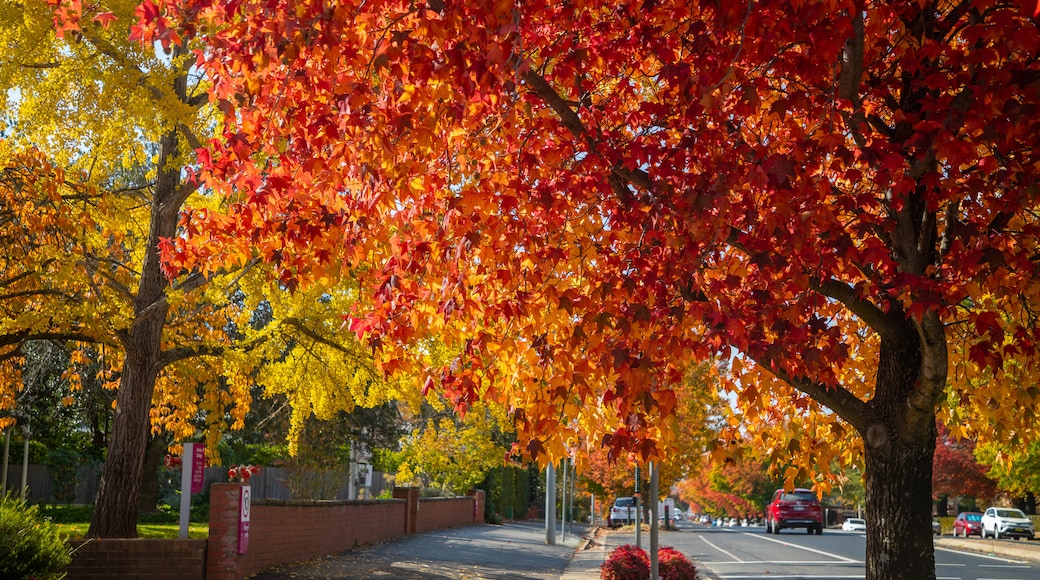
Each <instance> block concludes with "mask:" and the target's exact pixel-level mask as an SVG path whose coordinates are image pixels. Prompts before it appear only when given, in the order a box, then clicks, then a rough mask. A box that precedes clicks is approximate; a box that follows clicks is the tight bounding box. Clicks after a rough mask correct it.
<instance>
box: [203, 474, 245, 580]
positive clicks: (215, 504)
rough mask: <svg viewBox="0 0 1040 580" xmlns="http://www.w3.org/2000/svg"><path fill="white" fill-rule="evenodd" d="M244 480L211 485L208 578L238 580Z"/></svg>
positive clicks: (207, 554)
mask: <svg viewBox="0 0 1040 580" xmlns="http://www.w3.org/2000/svg"><path fill="white" fill-rule="evenodd" d="M241 494H242V484H241V483H214V484H212V485H210V488H209V545H208V546H207V547H206V580H238V579H239V574H238V508H239V505H240V502H241Z"/></svg>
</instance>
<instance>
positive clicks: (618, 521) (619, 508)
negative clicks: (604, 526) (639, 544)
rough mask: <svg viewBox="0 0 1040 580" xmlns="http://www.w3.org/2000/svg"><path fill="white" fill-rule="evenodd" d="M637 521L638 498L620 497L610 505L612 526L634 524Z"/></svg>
mask: <svg viewBox="0 0 1040 580" xmlns="http://www.w3.org/2000/svg"><path fill="white" fill-rule="evenodd" d="M635 521H636V498H634V497H619V498H617V499H615V500H614V505H613V506H611V507H610V526H611V527H615V526H620V525H622V524H634V523H635Z"/></svg>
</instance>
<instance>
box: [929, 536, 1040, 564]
mask: <svg viewBox="0 0 1040 580" xmlns="http://www.w3.org/2000/svg"><path fill="white" fill-rule="evenodd" d="M935 547H936V548H946V549H955V550H964V551H968V552H978V553H981V554H987V555H990V556H995V557H1002V558H1012V559H1015V560H1027V561H1030V562H1040V544H1037V543H1035V542H1031V541H1029V540H1025V541H1021V540H1016V541H1015V543H1014V544H1009V543H1007V542H1002V541H1000V540H989V539H986V540H983V539H981V538H980V539H978V540H972V539H970V538H964V539H959V538H936V539H935Z"/></svg>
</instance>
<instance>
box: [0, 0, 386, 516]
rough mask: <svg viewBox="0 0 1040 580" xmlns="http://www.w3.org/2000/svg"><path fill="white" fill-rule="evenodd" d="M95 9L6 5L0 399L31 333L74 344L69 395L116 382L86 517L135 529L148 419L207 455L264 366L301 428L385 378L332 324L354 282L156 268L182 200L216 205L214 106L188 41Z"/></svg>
mask: <svg viewBox="0 0 1040 580" xmlns="http://www.w3.org/2000/svg"><path fill="white" fill-rule="evenodd" d="M93 8H95V9H97V11H95V12H91V13H89V14H85V15H84V14H82V13H81V12H80V6H79V4H78V3H74V4H68V5H60V4H59V3H52V5H51V6H48V5H47V4H45V3H34V2H30V3H18V4H5V5H4V6H3V7H2V8H0V46H3V48H4V54H5V56H4V58H3V59H0V86H3V87H4V89H5V90H4V91H3V92H0V111H2V113H0V124H2V127H0V128H2V131H3V137H2V139H0V215H2V216H3V217H2V220H0V243H2V244H3V248H4V251H3V252H0V255H2V256H3V258H2V261H0V285H2V286H0V287H2V288H3V290H2V296H0V363H2V364H3V372H4V377H5V380H4V381H3V382H2V383H0V407H10V406H11V405H13V404H15V401H16V399H17V392H16V391H17V388H18V385H20V384H22V381H20V380H19V377H20V373H21V372H22V371H23V368H25V365H24V362H25V360H26V359H25V355H26V353H27V351H28V345H30V344H32V342H33V341H39V340H53V341H60V342H62V343H64V344H66V345H68V348H69V350H70V352H71V354H70V357H71V362H72V364H71V365H70V366H69V367H68V368H67V369H66V372H65V374H64V376H63V377H62V380H63V381H65V382H66V385H67V388H68V389H69V390H70V393H71V395H70V396H73V397H77V398H79V397H86V396H88V393H86V392H84V389H83V388H82V387H83V385H84V384H87V383H89V384H91V385H96V384H100V385H101V388H104V389H109V390H110V391H111V392H112V393H113V395H114V397H115V408H114V415H113V419H112V424H111V430H110V432H109V433H108V435H109V437H108V440H107V444H108V447H107V453H106V454H105V466H104V473H103V476H102V482H101V487H100V490H99V494H98V498H97V500H96V502H95V509H94V516H93V517H94V519H93V521H92V523H91V528H90V531H89V532H88V534H89V535H91V536H106V537H133V536H135V535H136V520H137V509H138V501H137V498H138V496H139V493H140V486H141V481H142V472H143V466H144V454H145V449H146V445H147V443H148V440H149V434H150V432H151V431H152V430H153V429H155V430H157V431H159V430H165V431H167V432H168V433H170V437H171V438H172V439H173V440H174V441H190V440H193V439H197V438H203V439H204V440H205V441H206V442H207V445H208V448H209V452H210V453H211V455H212V456H213V457H214V459H216V456H215V453H216V443H217V442H218V441H219V438H220V434H221V432H222V431H223V430H225V429H227V428H233V427H236V426H241V425H242V424H243V423H242V419H243V417H244V414H245V412H246V410H247V408H248V403H249V400H250V394H251V389H252V387H253V383H254V381H256V380H262V381H263V385H264V386H265V387H267V388H269V389H270V392H271V393H273V394H280V395H283V396H287V397H289V398H291V399H293V402H294V403H297V407H296V408H297V409H298V410H299V411H298V413H296V414H294V415H293V418H292V425H293V426H294V427H296V428H297V430H299V426H300V425H302V424H303V423H304V422H305V420H306V418H307V417H310V416H318V417H333V416H336V415H337V414H338V413H340V412H345V411H350V410H351V409H352V408H353V406H354V405H355V404H356V403H359V402H360V403H361V404H363V405H366V406H367V405H371V406H377V405H379V404H381V403H382V402H385V401H387V400H388V397H389V395H388V394H387V393H386V392H384V391H383V387H384V385H385V384H386V383H383V382H382V381H381V380H372V379H371V377H373V376H374V373H373V372H372V364H371V356H370V355H369V354H366V351H365V349H364V348H362V346H361V345H360V344H359V343H358V341H357V340H356V337H354V335H353V334H351V333H350V332H349V329H345V328H342V327H343V325H342V318H341V313H342V311H343V310H344V309H346V308H347V307H346V306H344V304H345V302H344V301H345V300H347V297H348V296H349V295H350V293H351V290H350V288H351V285H350V284H349V283H345V284H344V285H342V286H334V285H329V286H328V287H326V288H324V289H322V290H320V291H318V290H315V291H314V292H313V293H309V294H306V293H300V294H297V295H295V299H296V302H294V303H292V304H288V303H286V302H285V301H284V300H281V298H280V296H279V295H280V294H282V293H284V286H281V285H279V284H278V283H277V280H272V278H271V277H270V276H269V275H268V273H267V272H266V271H265V270H266V266H264V263H263V262H262V261H261V260H256V261H249V260H247V263H246V264H244V265H242V266H240V267H237V268H223V269H220V270H219V271H206V272H200V271H187V270H185V271H179V272H169V274H170V275H169V276H167V274H168V272H164V271H163V269H162V265H161V263H160V261H159V251H160V240H162V239H168V238H171V237H174V236H177V235H180V234H184V233H186V232H188V231H190V229H191V227H192V224H191V222H190V221H183V220H182V219H181V218H182V216H181V211H182V209H183V208H185V207H188V206H191V207H193V208H195V209H196V210H199V211H204V209H205V208H206V207H207V206H208V205H212V203H211V202H210V201H209V200H208V199H207V196H206V192H205V190H204V189H201V183H200V182H199V181H198V180H196V179H194V178H193V177H192V167H191V165H190V162H191V161H193V160H194V153H193V150H194V149H195V148H197V147H199V146H200V145H201V140H202V139H204V138H205V137H207V136H209V135H210V133H211V132H212V131H213V130H214V129H215V128H216V126H217V124H218V122H219V111H218V109H217V108H216V107H213V106H211V105H210V104H209V94H208V93H207V92H206V85H205V82H204V81H203V78H202V75H201V71H199V70H198V69H196V68H194V66H193V63H194V57H193V55H191V54H190V53H189V50H188V49H189V47H188V46H187V45H184V44H163V43H161V42H159V43H156V44H154V45H153V44H148V45H147V46H144V45H142V44H141V42H140V40H139V39H138V38H131V36H133V35H134V31H133V30H132V22H133V20H134V18H133V14H134V6H133V5H131V4H129V3H125V4H120V5H118V6H112V7H111V8H112V10H113V11H112V12H110V11H107V10H104V8H105V7H103V6H101V5H100V4H95V5H93ZM81 16H82V18H81ZM55 24H57V29H56V28H55ZM354 287H355V288H356V285H355V286H354ZM354 293H355V294H356V290H355V291H354ZM259 294H268V297H267V302H266V304H268V305H273V306H271V308H272V311H273V312H274V313H275V315H276V316H277V320H276V322H275V323H274V324H270V325H268V326H266V327H264V328H263V329H257V328H253V327H251V326H250V324H249V321H250V318H251V317H252V315H253V310H252V309H253V308H254V307H255V306H256V305H257V304H259V303H260V302H262V301H263V298H262V297H260V296H258V295H259ZM330 311H331V312H333V314H331V315H329V316H325V313H327V312H330ZM323 316H324V318H323ZM337 333H338V334H337ZM87 363H89V364H87ZM87 373H89V374H87ZM301 377H306V380H302V379H301ZM330 385H331V386H330ZM319 391H323V392H329V393H331V394H330V396H327V397H326V396H323V395H322V394H321V392H319ZM90 396H93V394H90ZM7 421H8V420H7V418H6V417H5V418H2V419H0V422H3V423H6V422H7ZM297 432H298V431H297ZM98 451H99V452H100V450H98Z"/></svg>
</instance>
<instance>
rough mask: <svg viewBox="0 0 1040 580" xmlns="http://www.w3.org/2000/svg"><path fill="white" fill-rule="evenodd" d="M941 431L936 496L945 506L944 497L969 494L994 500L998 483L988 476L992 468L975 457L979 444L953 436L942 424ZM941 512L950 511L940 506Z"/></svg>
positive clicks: (936, 460)
mask: <svg viewBox="0 0 1040 580" xmlns="http://www.w3.org/2000/svg"><path fill="white" fill-rule="evenodd" d="M938 431H939V434H938V436H937V438H936V441H935V456H934V457H933V458H932V494H933V496H935V497H938V498H940V500H942V501H941V502H940V503H941V505H945V501H944V499H945V497H949V496H957V497H959V496H962V495H966V496H970V497H972V498H975V499H977V500H979V501H982V502H988V501H990V500H991V499H992V498H993V496H995V495H996V492H997V485H996V482H994V481H993V480H992V479H990V478H989V477H988V476H987V473H986V472H987V471H988V469H987V468H986V467H983V466H982V465H981V464H980V463H979V462H978V461H977V460H976V459H975V443H974V442H972V441H971V440H967V439H958V438H955V437H953V436H952V435H950V431H949V429H947V428H946V427H945V426H944V425H942V424H939V427H938ZM944 496H945V497H944ZM954 507H956V506H954ZM939 514H940V515H946V512H945V511H944V510H942V509H940V510H939Z"/></svg>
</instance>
